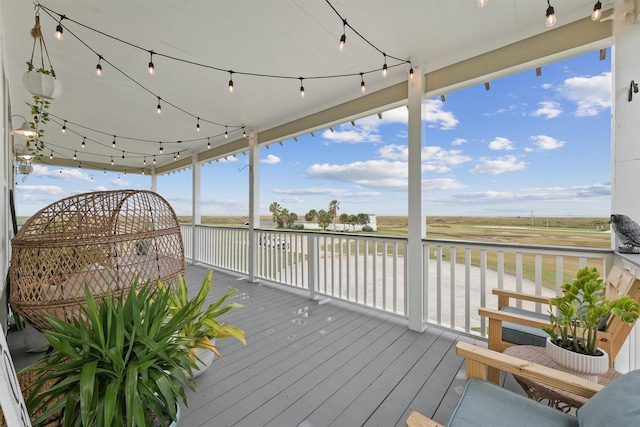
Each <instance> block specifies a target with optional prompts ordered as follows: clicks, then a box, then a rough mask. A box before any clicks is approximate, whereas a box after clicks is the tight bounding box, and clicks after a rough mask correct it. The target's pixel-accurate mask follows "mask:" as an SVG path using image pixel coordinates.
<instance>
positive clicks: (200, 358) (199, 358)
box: [193, 339, 216, 378]
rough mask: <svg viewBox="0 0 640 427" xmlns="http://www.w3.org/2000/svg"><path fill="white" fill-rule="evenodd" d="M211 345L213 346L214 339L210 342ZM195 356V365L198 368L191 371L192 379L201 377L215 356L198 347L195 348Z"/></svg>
mask: <svg viewBox="0 0 640 427" xmlns="http://www.w3.org/2000/svg"><path fill="white" fill-rule="evenodd" d="M211 344H213V345H215V339H213V340H211ZM195 355H196V365H198V367H197V368H196V369H194V370H193V377H194V378H197V377H199V376H200V375H202V374H203V373H204V372H205V371H206V370H207V369H209V366H211V365H212V364H213V361H214V360H215V358H216V355H215V353H214V352H212V351H211V350H207V349H206V348H200V347H196V349H195Z"/></svg>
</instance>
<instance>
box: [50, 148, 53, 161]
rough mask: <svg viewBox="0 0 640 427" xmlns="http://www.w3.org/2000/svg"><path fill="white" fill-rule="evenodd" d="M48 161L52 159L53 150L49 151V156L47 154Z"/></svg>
mask: <svg viewBox="0 0 640 427" xmlns="http://www.w3.org/2000/svg"><path fill="white" fill-rule="evenodd" d="M49 159H50V160H52V159H53V150H51V154H49Z"/></svg>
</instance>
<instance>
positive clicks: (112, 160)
mask: <svg viewBox="0 0 640 427" xmlns="http://www.w3.org/2000/svg"><path fill="white" fill-rule="evenodd" d="M111 166H113V156H111Z"/></svg>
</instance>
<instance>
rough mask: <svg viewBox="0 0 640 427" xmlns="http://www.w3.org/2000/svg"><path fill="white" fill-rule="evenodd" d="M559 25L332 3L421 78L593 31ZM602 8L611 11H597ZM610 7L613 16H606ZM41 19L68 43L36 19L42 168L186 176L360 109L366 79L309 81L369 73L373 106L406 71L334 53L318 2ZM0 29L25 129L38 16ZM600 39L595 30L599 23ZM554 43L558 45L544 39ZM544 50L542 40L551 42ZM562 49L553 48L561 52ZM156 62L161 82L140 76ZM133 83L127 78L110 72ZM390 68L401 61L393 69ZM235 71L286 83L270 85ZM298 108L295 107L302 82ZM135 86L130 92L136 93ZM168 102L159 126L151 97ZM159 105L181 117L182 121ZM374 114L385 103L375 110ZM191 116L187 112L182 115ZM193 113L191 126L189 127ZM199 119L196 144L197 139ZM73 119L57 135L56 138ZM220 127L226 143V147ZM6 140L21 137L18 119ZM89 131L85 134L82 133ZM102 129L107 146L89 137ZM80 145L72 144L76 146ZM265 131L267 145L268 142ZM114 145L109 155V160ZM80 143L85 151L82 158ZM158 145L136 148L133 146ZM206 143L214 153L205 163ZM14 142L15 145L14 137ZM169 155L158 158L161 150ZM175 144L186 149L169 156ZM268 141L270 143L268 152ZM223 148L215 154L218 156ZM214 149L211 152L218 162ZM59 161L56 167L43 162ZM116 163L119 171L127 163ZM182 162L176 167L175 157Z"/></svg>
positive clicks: (491, 14)
mask: <svg viewBox="0 0 640 427" xmlns="http://www.w3.org/2000/svg"><path fill="white" fill-rule="evenodd" d="M551 3H552V6H554V8H555V11H556V15H557V24H556V26H555V27H553V28H552V29H549V28H547V27H546V26H545V22H544V21H545V10H546V8H547V2H546V1H545V0H489V4H488V5H487V6H486V7H485V8H482V9H479V8H477V7H476V0H455V1H451V0H449V1H443V0H331V4H332V5H333V6H334V7H335V8H336V9H337V11H338V12H339V13H340V14H341V15H342V16H343V17H344V18H346V19H347V21H348V23H349V24H350V25H351V26H353V27H354V28H355V29H356V30H357V31H358V32H359V33H360V34H362V35H363V36H364V37H366V38H367V40H369V41H370V42H371V43H372V44H374V45H375V46H376V47H378V48H379V49H381V50H383V51H384V52H386V53H387V54H388V55H390V56H395V57H398V58H406V59H409V60H410V61H411V62H412V64H414V66H419V67H421V68H422V70H421V71H422V73H429V72H432V71H435V70H440V69H443V68H445V67H448V66H451V65H452V64H457V63H460V62H462V61H464V60H467V59H469V58H473V57H477V56H479V55H483V54H485V53H487V52H491V51H494V50H496V49H499V48H503V47H504V46H508V45H512V44H514V43H517V42H519V41H522V40H525V39H529V38H532V37H535V36H537V35H539V34H544V33H546V32H549V31H552V30H555V29H559V28H561V27H563V26H567V25H569V24H571V23H575V22H576V21H579V20H583V19H584V18H587V17H588V16H589V15H590V14H591V11H592V9H593V5H594V3H595V1H594V0H554V1H552V2H551ZM603 3H604V7H605V9H606V8H610V7H611V4H610V2H603ZM608 3H609V4H608ZM41 4H42V5H43V6H46V7H47V8H49V9H51V10H53V11H55V12H57V13H59V14H64V15H65V16H66V17H67V18H68V19H65V20H63V21H62V24H63V25H64V26H65V27H66V28H67V30H65V33H64V39H63V40H62V41H57V40H56V39H55V38H54V30H55V27H56V24H57V22H56V21H57V18H58V17H57V16H56V19H53V18H51V17H50V16H49V15H48V14H47V13H45V11H41V12H40V17H41V25H42V29H43V34H44V39H45V41H46V45H47V48H48V50H49V55H50V58H51V61H52V63H53V66H54V69H55V71H56V74H57V76H58V80H59V81H60V82H61V83H62V86H63V92H62V95H61V96H60V97H59V98H58V99H57V100H55V101H54V102H53V103H52V105H51V108H50V109H49V112H50V114H51V119H52V121H51V122H50V123H49V124H48V125H47V127H46V133H45V138H44V141H45V142H46V143H47V147H48V148H47V149H46V150H45V154H46V155H45V156H44V157H43V159H42V162H43V163H48V164H56V165H65V166H77V162H74V161H72V160H71V159H72V158H73V154H74V151H75V152H76V153H77V157H78V161H80V162H82V165H83V168H95V169H103V168H104V169H114V167H112V166H111V165H110V158H111V157H112V156H113V159H114V162H115V169H119V170H122V169H126V170H128V171H130V172H132V173H135V172H140V170H141V168H142V160H143V157H146V161H147V167H149V166H151V163H152V158H153V156H154V155H155V156H156V160H157V164H158V169H159V170H160V171H168V170H171V169H172V168H175V167H180V166H182V167H184V166H185V165H189V164H190V163H191V161H190V160H189V156H190V155H192V154H194V153H199V152H202V153H203V156H204V158H208V157H209V158H210V156H212V154H207V153H214V152H215V153H222V152H224V151H238V150H239V149H242V147H246V145H247V143H246V140H245V139H244V138H242V130H241V129H240V128H241V127H242V126H244V127H245V129H246V131H247V132H249V131H251V130H255V131H256V132H261V133H262V132H265V135H267V134H268V135H269V137H272V138H278V137H285V136H286V135H285V134H284V133H283V132H284V131H283V132H277V131H274V129H277V127H279V126H280V127H284V126H286V124H288V123H291V122H294V121H296V120H300V119H304V118H308V117H310V116H313V115H314V114H316V113H319V112H321V111H324V110H327V109H330V108H333V107H335V106H337V105H340V104H344V103H347V102H349V101H353V100H358V99H360V98H363V97H365V96H366V95H363V94H362V93H361V92H360V76H359V75H358V76H351V77H336V78H325V79H311V78H310V77H312V76H328V75H331V76H336V75H342V74H350V73H356V74H358V73H360V72H364V73H367V74H365V76H364V80H365V83H366V86H367V94H368V95H369V96H371V95H370V94H372V93H375V92H376V91H381V90H384V89H385V88H387V89H388V88H391V87H393V86H394V85H397V84H398V83H401V82H403V81H405V80H406V78H407V73H408V70H409V66H408V64H402V65H400V66H397V67H392V68H390V70H389V76H388V77H387V78H384V79H383V78H382V77H381V75H380V72H372V73H369V72H370V71H373V70H379V69H380V68H381V67H382V64H383V62H384V61H383V56H382V54H380V53H379V52H377V51H376V50H375V49H373V48H372V47H371V46H369V45H368V44H367V43H365V42H363V41H362V40H361V39H359V38H358V37H357V35H356V34H354V33H353V32H352V31H351V30H349V29H348V28H347V32H346V35H347V44H346V47H345V50H344V52H342V53H340V52H339V50H338V40H339V38H340V35H341V34H342V21H341V20H340V18H339V17H338V16H337V15H336V14H335V12H334V11H333V10H332V9H331V7H330V6H329V5H328V4H327V3H326V1H324V0H315V1H312V0H269V1H265V0H216V1H212V0H179V1H178V0H171V1H168V0H154V1H150V0H146V1H145V0H127V1H125V0H121V1H115V0H114V1H87V0H46V1H41ZM0 18H1V21H2V34H3V38H4V45H5V47H6V49H5V52H4V58H5V64H6V73H7V78H8V80H9V92H10V101H11V109H12V114H20V115H23V116H25V117H29V116H30V111H29V110H30V109H29V107H28V105H27V102H31V96H30V94H29V93H28V92H27V91H26V89H25V88H24V86H23V84H22V75H23V73H24V72H25V71H26V64H25V62H26V61H27V60H28V59H29V58H30V56H31V48H32V44H33V39H32V38H31V36H30V34H29V32H30V30H31V28H32V27H33V26H34V7H33V3H32V2H30V1H26V0H0ZM72 20H73V21H77V22H80V23H82V24H84V25H86V26H89V27H91V28H94V29H97V30H99V31H102V32H104V33H107V34H109V35H111V36H114V37H117V38H118V39H121V40H124V41H126V42H128V43H131V44H134V45H137V46H140V47H142V48H144V50H140V49H136V48H135V47H131V46H129V45H127V44H123V43H120V42H118V41H115V40H113V39H109V38H107V37H105V36H104V35H101V34H98V33H96V32H94V31H90V30H88V29H87V28H83V27H82V26H80V25H78V24H76V23H75V22H71V21H72ZM593 25H594V28H596V27H595V26H598V25H606V24H603V23H599V22H595V23H593ZM72 32H73V33H74V34H75V35H76V36H77V37H78V38H79V39H80V40H81V41H82V42H83V43H85V44H86V45H87V46H89V47H90V48H91V49H93V50H95V52H97V53H98V54H99V55H102V56H103V57H104V60H103V61H102V67H103V75H102V76H101V77H97V76H96V75H95V73H94V70H95V66H96V64H97V62H98V56H97V55H96V53H94V52H92V51H91V50H90V49H89V48H87V47H86V46H85V45H84V44H83V43H82V42H80V41H79V40H78V39H77V38H75V37H74V36H73V35H72V34H71V33H72ZM552 40H553V39H552ZM547 42H548V39H547ZM560 42H561V40H558V43H560ZM145 50H146V51H149V50H153V51H154V52H156V53H157V54H156V55H154V56H153V62H154V65H155V74H154V75H150V74H149V73H148V71H147V63H148V62H149V59H150V55H149V53H148V52H146V51H145ZM158 54H164V55H170V56H174V57H177V58H181V59H183V60H185V61H192V62H194V63H198V64H205V65H207V66H212V67H216V68H220V69H223V70H234V71H235V73H234V74H233V81H234V89H235V90H234V92H233V93H229V91H228V81H229V73H228V72H226V71H222V72H221V71H216V70H213V69H208V68H205V67H199V66H195V65H189V64H186V63H184V62H179V61H173V60H169V59H167V58H164V57H162V56H160V55H158ZM107 61H108V62H109V63H111V64H113V65H114V66H115V67H117V68H119V69H120V70H122V71H123V72H124V73H125V74H127V75H128V76H129V77H131V78H132V79H134V80H135V82H134V81H132V80H131V79H129V78H127V77H126V76H124V75H123V74H121V73H120V72H118V71H117V70H116V69H114V68H113V67H112V66H111V65H109V64H108V63H107ZM387 63H388V65H389V66H392V65H395V64H398V61H395V60H393V59H390V58H388V59H387ZM239 72H246V73H257V74H269V75H282V76H290V77H294V78H293V79H275V78H266V77H253V76H246V75H240V74H239ZM297 76H303V77H306V79H305V80H304V82H303V84H304V87H305V92H306V96H305V98H304V99H302V98H301V97H300V94H299V86H300V81H299V80H297V79H295V77H297ZM136 82H137V83H136ZM156 96H160V97H161V98H162V100H163V101H161V104H162V114H160V115H158V114H157V113H156V104H157V98H156ZM167 102H169V103H172V104H174V105H176V106H178V107H179V108H180V109H183V110H184V111H179V110H177V109H175V108H173V107H171V106H170V105H168V104H167ZM378 103H379V102H378ZM185 112H186V113H185ZM187 113H188V114H187ZM196 117H200V119H201V120H200V127H201V131H200V132H196V122H197V119H196ZM62 120H67V121H68V124H67V128H68V129H69V130H70V131H68V132H66V133H65V134H62V133H61V132H60V124H57V123H56V122H58V123H62ZM207 121H211V122H216V123H220V124H226V125H227V126H228V128H227V130H228V131H229V138H228V139H225V138H224V137H223V136H222V135H223V134H224V132H225V127H224V126H217V125H213V124H210V123H208V122H207ZM12 124H13V127H14V128H17V127H19V126H20V125H21V124H22V121H21V120H20V119H18V118H14V119H13V121H12ZM80 126H83V127H84V128H82V127H80ZM93 130H98V131H102V132H104V133H106V135H104V134H100V133H97V132H94V131H93ZM74 132H75V133H74ZM269 132H271V133H269ZM113 135H116V136H117V138H116V141H117V144H116V148H115V149H113V148H112V145H111V144H112V140H113ZM82 137H86V138H87V143H86V148H84V149H82V148H81V142H82ZM125 137H126V138H133V139H142V140H149V141H152V142H144V141H135V140H132V139H125ZM207 137H209V141H210V142H211V145H212V147H214V150H211V151H209V150H207ZM15 138H16V143H17V144H21V143H23V141H20V140H19V138H20V137H18V136H16V137H15ZM160 141H162V142H163V148H164V155H160V152H159V142H160ZM176 141H183V142H180V143H177V142H176ZM262 142H265V141H262ZM217 147H219V148H217ZM216 148H217V149H216ZM51 150H53V151H54V160H49V157H48V155H49V152H50V151H51ZM122 150H124V151H125V159H122ZM177 151H180V161H178V162H174V161H173V153H175V152H177Z"/></svg>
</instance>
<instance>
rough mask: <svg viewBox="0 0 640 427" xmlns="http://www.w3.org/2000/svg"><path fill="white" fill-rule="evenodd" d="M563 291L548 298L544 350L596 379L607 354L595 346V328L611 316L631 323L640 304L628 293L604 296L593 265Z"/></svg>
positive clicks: (560, 362)
mask: <svg viewBox="0 0 640 427" xmlns="http://www.w3.org/2000/svg"><path fill="white" fill-rule="evenodd" d="M562 291H563V294H562V295H561V296H559V297H556V298H550V299H549V313H550V314H549V320H550V322H551V327H548V328H543V329H544V331H545V332H547V333H548V334H549V337H548V338H547V353H548V355H549V357H551V358H552V359H553V360H554V361H555V362H556V363H557V364H558V365H560V366H562V367H563V368H565V369H567V370H570V371H572V372H573V373H575V374H576V375H579V376H581V377H583V378H587V379H589V380H591V381H594V382H597V380H598V375H601V374H604V373H606V372H607V370H608V369H609V355H608V354H607V353H606V352H605V351H604V350H602V349H600V348H598V347H597V340H598V330H600V329H601V327H602V326H603V324H606V322H607V321H608V320H609V319H610V317H611V316H619V317H620V319H621V320H622V321H623V322H626V323H633V322H634V321H635V320H636V319H637V318H638V307H639V304H638V302H636V301H635V300H633V299H632V298H631V297H629V296H628V295H625V296H623V297H620V298H616V299H605V296H604V292H605V283H604V281H603V280H602V279H601V278H600V274H599V273H598V270H597V269H596V268H595V267H591V268H589V267H585V268H583V269H581V270H579V271H578V272H577V274H576V278H575V279H574V280H573V282H571V283H565V284H564V285H562ZM554 307H555V312H554Z"/></svg>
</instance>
